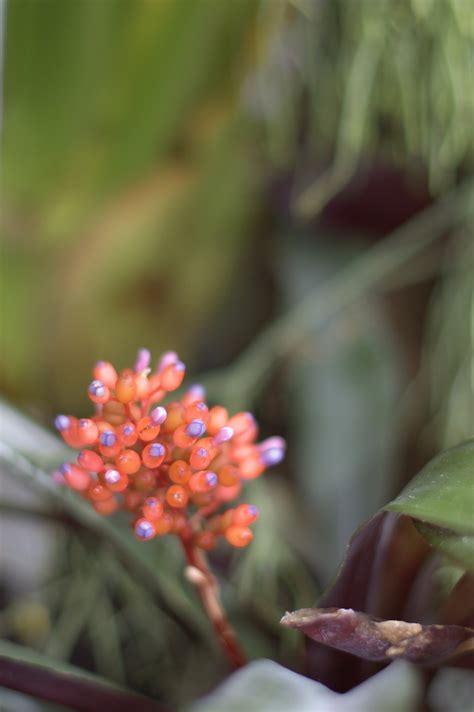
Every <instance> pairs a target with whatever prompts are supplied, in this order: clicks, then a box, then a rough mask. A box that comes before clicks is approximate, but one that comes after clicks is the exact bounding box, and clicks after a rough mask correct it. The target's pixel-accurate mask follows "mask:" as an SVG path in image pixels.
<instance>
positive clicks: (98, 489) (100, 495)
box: [86, 482, 113, 502]
mask: <svg viewBox="0 0 474 712" xmlns="http://www.w3.org/2000/svg"><path fill="white" fill-rule="evenodd" d="M112 496H113V495H112V493H111V492H110V490H109V489H107V487H104V485H102V484H101V483H100V482H93V483H91V484H90V486H89V488H88V489H87V490H86V497H88V498H89V499H90V500H92V501H93V502H105V500H107V499H110V498H111V497H112Z"/></svg>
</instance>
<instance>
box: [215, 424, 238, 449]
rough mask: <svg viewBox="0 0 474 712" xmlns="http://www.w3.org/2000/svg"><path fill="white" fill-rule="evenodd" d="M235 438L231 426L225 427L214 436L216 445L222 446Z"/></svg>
mask: <svg viewBox="0 0 474 712" xmlns="http://www.w3.org/2000/svg"><path fill="white" fill-rule="evenodd" d="M233 437H234V429H233V428H231V427H230V425H224V427H223V428H221V429H220V430H219V432H218V433H216V435H215V436H214V443H215V444H216V445H220V444H221V443H226V442H228V441H229V440H231V439H232V438H233Z"/></svg>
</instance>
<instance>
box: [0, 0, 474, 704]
mask: <svg viewBox="0 0 474 712" xmlns="http://www.w3.org/2000/svg"><path fill="white" fill-rule="evenodd" d="M473 47H474V12H473V10H472V8H471V7H470V3H469V2H465V0H399V1H397V2H394V0H378V1H377V2H375V3H374V1H373V0H358V1H357V2H351V1H350V0H332V1H331V2H324V1H322V0H239V1H238V2H230V3H228V2H222V1H221V0H159V2H154V1H152V0H108V1H107V2H98V1H97V0H80V1H79V0H78V1H77V2H76V3H65V2H63V0H41V2H39V1H38V0H7V2H6V52H5V77H4V88H5V91H4V93H5V100H4V105H5V118H4V135H3V139H4V141H3V151H2V168H3V170H2V197H3V201H2V202H3V205H2V207H3V210H2V236H1V239H2V245H1V248H2V254H1V262H2V264H1V266H2V278H1V280H0V284H1V286H0V290H1V295H0V299H1V300H2V305H3V311H2V315H3V324H2V329H1V330H0V331H1V333H0V340H1V341H0V366H1V369H0V370H1V374H2V375H1V390H2V394H3V397H5V398H6V399H8V400H9V401H10V402H13V403H15V405H16V406H17V407H20V408H21V410H22V411H23V413H26V414H27V415H20V413H19V412H18V411H16V410H14V409H13V408H11V407H10V405H6V404H5V405H2V407H1V409H0V419H1V423H2V427H1V429H0V430H1V432H0V459H1V463H2V473H1V476H2V480H1V489H2V495H1V498H0V511H1V514H2V547H1V548H2V552H0V553H1V554H2V565H3V563H4V562H5V566H4V568H3V570H4V571H5V574H4V576H3V578H2V579H1V580H0V599H1V603H2V610H1V611H0V635H1V637H2V638H3V639H5V641H6V642H5V641H2V643H1V645H2V647H1V650H0V656H1V657H2V659H3V660H9V661H10V662H9V663H8V664H9V665H10V664H11V670H14V669H16V670H17V677H16V679H18V675H19V676H20V678H25V677H27V676H28V675H29V674H30V672H31V669H30V667H29V666H30V665H32V664H33V665H34V666H35V668H36V667H39V668H41V669H42V670H43V669H44V672H45V679H46V680H50V681H51V680H52V679H56V677H55V676H56V675H62V674H63V672H64V671H65V674H66V676H69V675H70V674H71V675H73V676H75V675H76V674H79V675H80V677H82V676H83V674H86V678H87V685H91V686H98V687H100V690H101V691H102V692H103V687H102V686H103V685H104V680H106V681H107V682H108V683H111V682H113V683H114V684H115V686H116V687H114V690H115V691H116V692H117V687H118V688H119V692H117V694H125V695H128V694H133V695H135V694H141V695H145V696H146V700H147V702H146V703H145V704H148V703H149V702H150V700H152V702H150V704H153V705H154V704H155V703H156V704H161V702H162V701H163V700H164V701H166V703H169V704H171V706H172V707H176V706H177V705H178V706H183V705H187V706H188V708H189V709H194V706H193V701H194V700H196V699H197V698H200V697H201V696H202V695H203V694H204V693H208V692H209V690H214V689H215V690H216V692H215V693H213V694H214V696H211V697H204V698H203V701H202V702H197V703H196V709H199V707H202V706H203V705H204V706H206V705H208V706H209V707H208V708H209V709H216V710H218V709H226V711H227V709H230V707H229V705H230V700H232V701H234V700H235V709H236V710H237V709H243V708H245V709H248V710H250V709H251V706H250V705H251V699H252V698H253V696H254V695H257V694H260V692H259V691H262V690H263V693H262V694H264V695H265V696H267V689H268V686H269V685H271V686H273V688H274V690H281V695H278V697H280V698H281V700H283V699H284V694H286V693H288V691H292V690H293V691H294V694H295V695H299V694H301V695H302V699H305V700H309V702H307V704H309V705H313V706H314V704H316V703H315V700H318V703H319V702H321V700H329V699H331V703H330V704H331V707H334V709H338V708H340V709H348V708H349V707H348V705H350V704H352V703H353V704H355V703H356V702H357V700H358V699H359V703H358V704H359V705H360V708H361V709H364V710H365V709H370V705H372V706H373V707H374V709H377V710H378V709H380V705H379V702H378V700H379V699H380V695H381V694H382V696H385V698H384V699H385V702H387V699H388V698H389V699H390V700H391V701H392V700H393V709H394V710H397V709H399V708H400V705H402V707H403V705H405V706H404V707H403V709H409V705H410V704H411V705H412V706H413V708H414V709H416V701H415V700H416V698H417V696H418V694H419V685H418V682H419V678H418V677H417V674H416V672H415V671H414V670H413V668H412V667H409V666H407V665H408V664H407V665H404V664H400V665H398V663H397V664H396V665H395V664H394V665H390V666H389V668H388V669H387V670H384V671H383V672H382V673H379V669H380V666H379V665H378V663H377V662H374V661H368V660H365V659H364V658H363V656H362V657H354V656H353V655H348V654H347V653H344V652H341V651H338V650H333V649H331V648H329V647H327V646H321V645H320V644H319V643H317V642H316V641H312V640H307V641H306V645H305V641H304V636H303V635H300V634H299V633H298V632H296V631H291V630H289V629H288V628H286V627H284V626H280V625H279V620H280V618H281V616H282V614H283V613H284V611H285V610H290V611H293V610H298V609H301V608H308V607H310V606H313V605H315V601H316V599H317V605H318V607H320V608H333V607H334V608H337V609H343V608H344V609H345V608H352V609H354V610H355V611H358V612H360V613H361V614H363V616H369V617H370V618H369V620H372V618H376V619H380V620H382V621H387V620H392V621H393V620H395V621H401V622H403V621H406V622H409V623H420V625H423V626H430V625H432V624H433V623H434V624H437V625H438V624H439V625H443V626H460V627H462V628H463V629H464V628H465V627H468V628H472V627H473V625H474V610H473V608H472V600H474V595H473V579H472V573H469V570H472V567H473V532H472V506H473V505H472V501H471V499H470V498H471V496H472V472H473V465H472V448H473V445H472V440H469V438H471V437H472V435H473V423H474V410H473V408H474V381H473V373H474V370H473V369H474V329H473V325H472V322H473V319H472V317H473V313H474V311H473V310H474V306H473V305H474V291H473V289H474V287H473V285H474V280H473V268H474V264H473V255H474V252H473V249H472V242H473V237H472V234H473V226H474V220H473V217H474V213H473V205H474V202H473V200H472V198H473V182H472V181H473V179H472V176H473V153H474V152H473V147H474V132H473V130H472V116H473V115H474V95H473V92H472V87H471V84H472V76H471V74H472V72H471V65H472V52H473ZM143 343H146V344H147V345H149V346H150V347H151V348H152V349H153V350H154V351H160V350H164V349H167V348H176V349H177V350H178V351H179V352H180V353H182V354H183V356H185V357H186V360H187V361H188V362H189V363H190V365H191V371H192V372H194V373H195V374H196V375H197V376H200V380H202V381H203V382H205V384H206V386H207V388H208V393H209V396H210V401H211V402H222V403H223V404H224V405H225V406H226V407H228V408H229V409H234V410H237V409H240V408H242V409H248V408H256V413H257V417H258V420H259V422H261V423H262V429H263V435H264V436H265V435H266V434H268V433H270V432H282V433H283V434H285V436H287V440H288V443H289V448H288V452H289V458H288V464H287V465H285V466H284V467H281V468H280V469H279V472H277V473H275V474H274V475H272V478H269V481H268V482H256V483H255V484H254V485H253V491H252V494H251V496H252V500H251V501H255V502H256V504H257V505H258V507H259V509H260V510H261V520H260V521H259V522H258V524H257V527H256V530H255V541H254V542H253V544H252V546H251V547H250V549H249V550H248V551H247V552H246V554H245V555H243V556H239V555H237V556H233V557H230V556H229V554H228V553H227V552H225V551H223V550H220V549H218V550H217V551H216V552H215V553H214V554H213V556H212V565H213V567H214V570H215V573H216V577H217V580H218V582H219V584H220V586H221V592H222V597H223V601H224V604H225V606H226V608H227V610H228V613H229V617H230V619H231V621H232V623H233V624H234V625H235V628H236V629H237V630H238V632H239V635H240V637H241V639H242V643H243V647H244V648H245V649H246V650H247V651H248V652H249V655H250V657H251V658H253V659H257V658H264V659H267V662H265V661H263V662H258V661H257V662H254V663H252V664H251V665H250V666H249V667H248V668H246V669H244V670H243V671H242V672H240V673H238V674H237V676H235V677H232V676H231V677H230V678H229V680H227V681H225V682H224V683H223V685H222V684H220V683H222V681H223V679H224V678H225V677H226V676H227V674H228V669H227V667H226V666H225V663H224V661H223V660H222V656H221V655H220V653H219V651H218V650H217V646H216V645H215V643H214V641H213V640H212V639H211V634H210V628H209V626H208V625H207V624H206V621H205V620H203V617H202V612H201V610H200V608H199V606H198V603H197V601H196V599H195V596H194V592H193V590H192V587H191V585H190V584H189V582H188V581H187V580H185V578H184V577H183V562H182V558H181V555H180V552H179V550H178V548H177V547H173V546H170V544H169V542H162V543H161V542H156V541H152V542H150V543H149V544H147V545H144V544H141V543H139V542H135V541H133V540H132V538H131V537H130V535H129V529H128V526H127V525H126V523H125V522H124V521H123V520H122V518H121V517H120V516H118V517H115V518H112V519H110V520H103V519H99V518H97V517H96V516H95V514H94V513H93V512H92V511H90V509H89V508H87V507H86V506H85V503H84V502H82V501H81V500H80V499H79V498H78V497H76V496H74V495H73V494H71V493H68V492H66V491H65V489H63V488H59V487H57V486H56V484H55V483H54V482H53V480H52V478H51V475H50V473H51V471H52V470H53V469H54V468H55V467H56V466H57V464H58V463H59V462H60V461H62V460H64V459H65V458H68V457H70V453H69V452H67V451H65V449H64V447H63V446H62V445H61V444H60V443H59V441H58V440H57V439H56V438H55V437H54V436H52V435H51V432H50V426H49V423H50V419H51V416H52V414H53V413H57V412H61V411H63V410H66V411H67V412H69V411H72V412H77V413H79V412H81V411H82V409H83V407H84V401H81V400H80V399H79V398H78V397H77V394H78V393H79V392H80V390H81V388H82V386H83V384H84V383H85V382H87V380H88V378H89V374H88V371H87V369H88V365H89V363H90V361H91V358H95V357H97V358H105V359H108V360H111V361H114V362H116V363H117V364H119V365H120V366H121V365H123V364H125V363H127V362H128V361H129V360H130V359H131V358H132V357H133V355H134V353H135V350H136V348H137V347H138V346H140V345H142V344H143ZM31 418H32V419H31ZM34 421H35V422H34ZM36 422H39V423H40V425H37V424H36ZM42 426H46V427H42ZM445 448H452V449H449V450H447V451H445ZM439 452H441V454H440V455H438V456H437V457H436V458H435V459H434V460H432V459H431V458H432V457H433V455H434V454H435V453H439ZM427 462H428V464H427V465H425V463H427ZM416 472H420V474H419V475H418V476H416V477H414V475H415V474H416ZM399 492H401V494H398V493H399ZM397 495H398V496H397ZM390 500H391V502H390ZM387 502H390V504H388V505H387ZM384 507H385V509H383V508H384ZM364 519H367V520H368V521H366V523H365V524H361V522H362V521H363V520H364ZM357 527H359V529H356V528H357ZM354 529H356V532H355V534H353V536H352V538H351V539H350V542H349V544H348V548H347V551H346V552H344V549H345V546H346V543H347V540H348V538H349V534H350V532H352V531H353V530H354ZM4 531H5V535H3V532H4ZM43 533H46V534H47V538H43V537H42V534H43ZM16 537H18V541H17V540H16ZM20 539H21V540H22V541H23V542H26V544H24V546H23V547H22V546H20ZM4 542H5V543H4ZM43 542H48V543H47V544H46V543H45V544H43ZM41 547H43V549H41ZM45 549H46V550H47V552H48V557H49V558H47V559H45V558H44V557H42V556H40V554H41V552H43V553H44V550H45ZM23 552H26V554H24V553H23ZM344 553H345V556H344ZM28 555H29V557H30V558H28ZM31 557H33V558H37V559H38V561H47V565H46V566H45V570H44V571H42V572H41V575H40V576H38V575H37V569H36V568H35V567H31V571H30V572H29V576H27V577H26V578H25V579H22V581H23V583H22V584H21V585H19V584H18V580H19V579H18V580H17V579H15V577H14V576H13V575H12V576H11V579H10V576H9V574H10V572H13V573H14V572H15V567H16V568H17V569H19V568H20V564H21V563H22V562H21V561H20V560H19V559H23V558H24V559H25V561H24V562H23V563H24V567H23V568H24V570H26V572H27V573H28V568H29V561H30V560H31ZM341 559H343V563H342V565H341V568H340V570H339V573H337V566H338V563H339V561H340V560H341ZM3 560H4V561H3ZM333 576H335V578H334V579H333V580H332V583H331V578H332V577H333ZM25 581H26V583H25ZM321 591H324V593H321ZM363 620H366V619H365V618H363ZM32 656H33V657H32ZM33 658H34V660H33ZM268 659H271V660H273V661H275V662H273V663H271V662H268ZM12 661H13V662H12ZM464 662H466V661H464ZM277 663H278V664H279V666H278V665H277ZM463 664H464V663H463ZM466 664H467V663H466ZM15 665H18V666H19V667H17V668H15ZM24 666H26V667H24ZM64 666H66V667H64ZM66 668H67V669H66ZM79 670H80V671H81V672H78V671H79ZM290 670H297V671H302V670H305V672H306V673H307V674H308V675H309V676H310V677H313V678H314V679H315V680H318V681H319V683H322V685H325V686H326V687H322V685H321V684H318V683H316V682H313V681H312V680H308V679H307V678H302V677H301V676H299V675H298V674H297V673H296V672H295V673H292V672H290ZM25 671H27V672H28V675H26V676H25ZM85 671H87V673H85ZM456 672H461V671H459V670H457V671H456ZM444 673H449V670H446V669H445V670H442V671H440V672H435V671H434V669H432V668H430V669H429V670H427V671H425V682H426V684H427V685H428V698H429V701H430V704H431V705H432V706H433V708H436V704H438V709H440V705H442V704H444V703H442V702H440V700H441V701H443V700H446V699H449V702H450V704H451V703H452V704H453V705H454V704H455V698H456V691H457V689H458V687H459V689H460V688H461V684H459V685H458V684H457V683H456V684H455V686H454V689H452V688H451V687H449V684H448V682H445V679H447V678H446V677H445V675H444ZM49 675H52V676H53V677H52V678H50V677H48V676H49ZM40 678H41V674H40ZM60 680H62V682H64V678H63V677H61V678H60ZM364 681H365V682H364ZM76 682H77V680H76V679H75V683H76ZM0 684H9V683H8V680H7V681H5V678H3V679H2V680H1V681H0ZM11 686H12V687H15V685H11ZM67 687H68V685H67V684H66V688H67ZM237 688H240V689H238V690H237ZM328 688H330V689H328ZM22 689H24V688H22ZM87 689H90V688H87ZM333 690H334V691H337V692H338V693H344V694H341V695H340V696H339V697H336V694H337V693H336V692H333ZM402 690H404V691H406V693H407V699H406V700H403V699H402V697H401V691H402ZM447 690H449V692H447ZM30 691H31V692H34V690H32V689H30ZM131 691H133V692H131ZM38 694H39V693H38ZM74 694H75V693H74ZM114 694H115V693H114ZM81 695H82V693H81ZM387 695H388V697H387ZM425 698H426V696H424V699H423V704H424V703H425V701H426V699H425ZM82 699H83V697H82ZM93 699H94V693H93V692H91V693H90V695H89V693H87V702H86V704H88V705H89V706H88V707H86V708H87V709H93V707H91V705H93V704H94V702H93ZM295 699H296V698H295ZM222 700H224V702H222ZM156 701H158V702H156ZM277 702H278V700H272V704H273V703H274V704H275V705H276V704H277ZM1 704H2V697H0V705H1ZM67 704H68V705H70V706H71V708H72V705H73V704H74V699H72V700H71V698H69V697H68V698H67ZM126 704H128V703H126ZM134 704H135V703H134ZM303 704H305V703H304V702H302V703H301V706H302V709H304V706H303ZM321 704H324V703H323V702H321ZM460 706H462V704H461V703H460ZM76 707H77V704H76ZM445 707H446V709H448V706H447V705H445ZM134 708H135V707H134ZM264 709H265V708H264V707H262V712H263V710H264ZM272 709H276V707H275V706H273V707H272ZM351 709H356V707H351ZM443 712H444V709H443Z"/></svg>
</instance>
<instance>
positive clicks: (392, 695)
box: [187, 660, 421, 712]
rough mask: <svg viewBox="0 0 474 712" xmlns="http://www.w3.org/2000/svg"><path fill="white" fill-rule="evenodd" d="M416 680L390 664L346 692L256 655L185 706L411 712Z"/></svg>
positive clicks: (205, 710) (207, 711)
mask: <svg viewBox="0 0 474 712" xmlns="http://www.w3.org/2000/svg"><path fill="white" fill-rule="evenodd" d="M420 694H421V681H420V678H419V677H418V675H417V673H416V672H415V670H414V669H413V668H412V667H409V666H408V665H407V664H405V663H402V662H397V663H395V664H393V665H390V666H389V667H388V668H386V669H385V670H383V671H382V672H381V673H379V674H378V675H375V676H374V677H372V678H370V679H369V680H367V681H366V682H364V683H363V684H361V685H358V686H357V687H354V688H353V689H352V690H350V692H347V693H345V694H342V695H341V694H339V693H337V692H333V691H332V690H330V689H329V688H327V687H325V686H324V685H322V684H321V683H320V682H314V681H313V680H309V679H308V678H307V677H303V675H298V674H297V673H295V672H293V671H292V670H287V669H286V668H284V667H283V666H281V665H278V664H277V663H274V662H272V661H271V660H257V661H255V662H253V663H250V665H246V666H245V668H243V669H242V670H239V671H238V672H236V673H234V674H233V675H232V676H231V677H230V678H229V679H228V680H226V682H224V683H223V684H222V685H220V686H219V687H218V688H217V690H215V691H214V692H212V693H211V694H210V695H207V696H206V697H204V698H203V699H202V700H199V701H198V702H197V703H195V704H193V705H192V706H191V707H190V708H188V710H187V712H287V710H298V712H318V710H320V711H321V712H322V711H323V710H331V712H367V711H368V710H382V709H383V711H384V712H411V711H412V710H415V709H417V703H418V701H419V698H420Z"/></svg>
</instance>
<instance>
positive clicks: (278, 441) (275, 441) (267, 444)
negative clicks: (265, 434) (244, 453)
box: [259, 435, 286, 452]
mask: <svg viewBox="0 0 474 712" xmlns="http://www.w3.org/2000/svg"><path fill="white" fill-rule="evenodd" d="M259 448H260V451H261V452H265V450H270V449H272V448H278V449H280V450H283V452H284V451H285V450H286V442H285V441H284V440H283V438H280V437H279V436H278V435H274V436H273V437H271V438H267V439H266V440H264V441H263V442H261V443H260V445H259Z"/></svg>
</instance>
